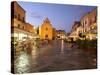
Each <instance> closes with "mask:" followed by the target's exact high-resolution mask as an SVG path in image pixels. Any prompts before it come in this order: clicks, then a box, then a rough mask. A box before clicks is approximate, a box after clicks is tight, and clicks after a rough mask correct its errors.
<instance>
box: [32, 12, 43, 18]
mask: <svg viewBox="0 0 100 75" xmlns="http://www.w3.org/2000/svg"><path fill="white" fill-rule="evenodd" d="M30 16H31V17H32V18H36V19H41V18H43V17H42V16H41V15H39V14H38V13H36V12H32V13H31V14H30Z"/></svg>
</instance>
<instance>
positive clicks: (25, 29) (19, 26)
mask: <svg viewBox="0 0 100 75" xmlns="http://www.w3.org/2000/svg"><path fill="white" fill-rule="evenodd" d="M25 13H26V11H25V10H24V9H23V8H22V7H21V6H20V5H19V4H18V3H17V2H16V1H14V2H12V3H11V36H12V38H14V39H16V40H18V41H22V40H23V39H25V38H27V37H28V38H30V37H31V38H32V36H33V33H34V28H33V26H32V25H31V24H29V23H26V22H25V18H26V15H25Z"/></svg>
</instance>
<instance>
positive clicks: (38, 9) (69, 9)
mask: <svg viewBox="0 0 100 75" xmlns="http://www.w3.org/2000/svg"><path fill="white" fill-rule="evenodd" d="M18 3H19V4H20V6H21V7H22V8H23V9H24V10H25V11H26V22H28V23H30V24H32V25H34V26H35V27H38V26H40V25H41V24H42V23H43V20H44V19H45V18H49V20H50V21H51V24H52V26H53V27H54V28H56V29H57V30H58V29H62V30H65V31H66V32H70V31H71V27H72V25H73V23H74V21H80V19H81V17H82V16H83V15H84V14H86V13H88V12H90V11H91V10H93V9H94V8H95V6H79V5H67V4H46V3H33V2H18Z"/></svg>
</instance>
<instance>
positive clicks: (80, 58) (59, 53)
mask: <svg viewBox="0 0 100 75" xmlns="http://www.w3.org/2000/svg"><path fill="white" fill-rule="evenodd" d="M92 68H96V58H92V56H91V55H89V54H87V53H86V52H85V51H82V50H80V49H70V50H68V48H67V46H66V43H65V42H64V41H63V40H61V41H54V42H53V43H52V44H48V45H45V46H44V47H41V48H37V47H34V48H33V50H32V53H31V54H30V55H29V54H27V53H25V52H21V53H20V55H19V56H18V58H17V59H16V60H15V72H16V73H32V72H47V71H63V70H77V69H92Z"/></svg>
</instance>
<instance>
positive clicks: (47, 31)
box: [39, 23, 53, 40]
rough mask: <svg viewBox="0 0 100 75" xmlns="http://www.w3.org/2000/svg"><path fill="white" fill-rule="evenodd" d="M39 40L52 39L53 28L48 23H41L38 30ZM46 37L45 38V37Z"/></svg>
mask: <svg viewBox="0 0 100 75" xmlns="http://www.w3.org/2000/svg"><path fill="white" fill-rule="evenodd" d="M39 35H40V39H48V40H52V39H53V28H52V25H51V24H50V23H43V24H42V26H41V27H40V28H39ZM46 36H47V37H46Z"/></svg>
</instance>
